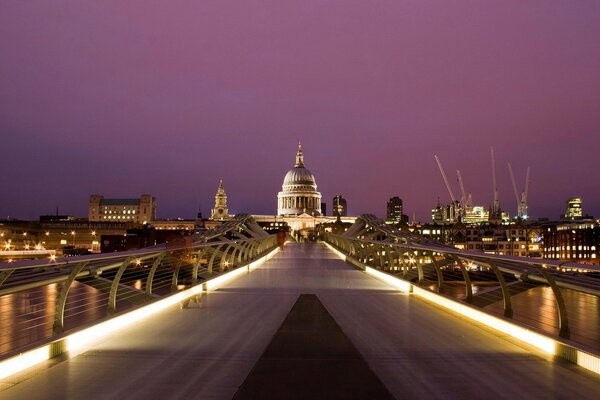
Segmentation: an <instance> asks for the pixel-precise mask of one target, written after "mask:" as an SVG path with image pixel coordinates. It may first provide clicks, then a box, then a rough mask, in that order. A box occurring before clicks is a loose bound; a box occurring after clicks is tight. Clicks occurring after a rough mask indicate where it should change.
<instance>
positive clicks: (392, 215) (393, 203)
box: [386, 196, 403, 223]
mask: <svg viewBox="0 0 600 400" xmlns="http://www.w3.org/2000/svg"><path fill="white" fill-rule="evenodd" d="M402 214H403V213H402V199H401V198H400V197H398V196H394V197H391V198H390V199H389V200H388V202H387V218H386V219H387V221H389V222H395V223H398V222H401V221H402Z"/></svg>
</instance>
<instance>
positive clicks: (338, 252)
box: [323, 242, 346, 261]
mask: <svg viewBox="0 0 600 400" xmlns="http://www.w3.org/2000/svg"><path fill="white" fill-rule="evenodd" d="M323 243H325V246H327V247H328V248H329V250H331V251H332V252H333V254H335V255H336V256H338V257H339V258H341V259H342V260H344V261H346V255H345V254H344V253H342V252H341V251H339V250H338V249H336V248H335V247H333V246H332V245H330V244H329V243H327V242H323Z"/></svg>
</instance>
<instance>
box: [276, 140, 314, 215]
mask: <svg viewBox="0 0 600 400" xmlns="http://www.w3.org/2000/svg"><path fill="white" fill-rule="evenodd" d="M304 213H306V214H309V215H321V193H319V192H317V182H316V181H315V177H314V175H313V174H312V173H311V172H310V171H309V170H308V169H307V168H306V167H304V155H303V154H302V146H301V145H300V144H298V153H297V154H296V164H295V165H294V168H292V169H290V170H289V171H288V173H287V174H285V178H283V185H282V187H281V192H279V194H278V195H277V214H278V215H300V214H304Z"/></svg>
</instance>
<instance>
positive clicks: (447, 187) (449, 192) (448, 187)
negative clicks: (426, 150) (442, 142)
mask: <svg viewBox="0 0 600 400" xmlns="http://www.w3.org/2000/svg"><path fill="white" fill-rule="evenodd" d="M434 157H435V161H436V162H437V165H438V168H439V169H440V173H441V174H442V178H443V179H444V183H445V184H446V189H448V194H449V195H450V199H452V202H456V197H454V193H452V188H450V184H449V183H448V178H447V177H446V173H445V172H444V168H443V167H442V163H441V162H440V159H439V158H438V156H434Z"/></svg>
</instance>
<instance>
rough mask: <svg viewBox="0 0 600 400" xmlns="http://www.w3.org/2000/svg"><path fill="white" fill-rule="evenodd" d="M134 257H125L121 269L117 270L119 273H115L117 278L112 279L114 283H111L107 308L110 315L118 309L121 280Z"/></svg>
mask: <svg viewBox="0 0 600 400" xmlns="http://www.w3.org/2000/svg"><path fill="white" fill-rule="evenodd" d="M133 258H134V257H128V258H126V259H125V261H123V264H121V266H120V267H119V270H118V271H117V274H116V275H115V278H114V279H113V281H112V285H110V293H109V295H108V308H107V313H108V315H112V314H114V313H115V312H116V311H117V291H118V289H119V282H121V277H122V276H123V273H124V272H125V269H127V267H128V266H129V264H131V260H133Z"/></svg>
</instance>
